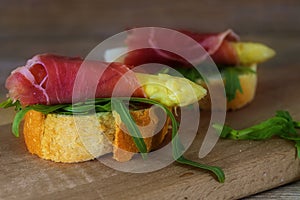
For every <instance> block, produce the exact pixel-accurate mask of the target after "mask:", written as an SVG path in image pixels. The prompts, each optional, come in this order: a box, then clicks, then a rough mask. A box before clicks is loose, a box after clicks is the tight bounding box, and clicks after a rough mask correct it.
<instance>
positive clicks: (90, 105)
mask: <svg viewBox="0 0 300 200" xmlns="http://www.w3.org/2000/svg"><path fill="white" fill-rule="evenodd" d="M127 101H129V99H128V98H113V99H112V98H97V99H92V100H87V101H86V102H80V103H75V104H59V105H51V106H47V105H31V106H26V107H22V106H21V105H20V103H19V102H18V101H16V102H12V100H11V99H8V100H7V101H5V102H3V103H1V104H0V108H8V107H15V108H16V111H17V114H16V116H15V118H14V121H13V125H12V131H13V134H14V135H15V136H16V137H19V126H20V123H21V121H22V119H23V118H24V116H25V114H26V113H27V112H28V111H30V110H35V111H38V112H41V113H44V114H49V113H56V114H65V115H73V114H82V115H85V114H89V113H93V112H111V111H112V107H113V109H114V110H115V111H116V112H117V113H118V114H119V115H120V117H121V120H122V122H123V123H124V124H125V126H126V127H127V129H128V131H129V132H130V133H131V134H132V137H133V141H134V143H135V145H136V147H137V148H138V150H139V152H141V154H142V156H143V158H146V153H147V147H146V144H145V142H144V140H143V138H142V135H141V133H140V131H139V129H138V128H137V126H136V124H135V122H134V120H133V119H132V117H131V115H130V112H129V110H128V109H127V107H126V104H125V102H127ZM130 102H131V103H145V104H150V105H156V106H158V107H159V108H161V109H162V110H163V111H164V112H165V113H166V114H167V115H168V117H169V118H170V119H171V124H172V153H173V158H174V159H175V161H176V162H178V163H181V164H185V165H189V166H194V167H197V168H200V169H204V170H208V171H210V172H212V173H214V174H215V175H216V177H217V179H218V181H219V182H222V183H223V182H224V181H225V174H224V172H223V170H222V169H221V168H220V167H216V166H209V165H204V164H200V163H197V162H194V161H191V160H188V159H186V158H185V157H184V156H183V155H182V154H183V153H184V148H183V145H182V144H181V142H180V140H179V136H178V134H177V132H178V126H179V125H178V122H177V121H176V118H175V116H174V115H173V113H172V112H171V111H170V110H169V108H168V107H167V106H165V105H163V104H161V103H159V102H157V101H154V100H151V99H145V98H136V97H134V98H130Z"/></svg>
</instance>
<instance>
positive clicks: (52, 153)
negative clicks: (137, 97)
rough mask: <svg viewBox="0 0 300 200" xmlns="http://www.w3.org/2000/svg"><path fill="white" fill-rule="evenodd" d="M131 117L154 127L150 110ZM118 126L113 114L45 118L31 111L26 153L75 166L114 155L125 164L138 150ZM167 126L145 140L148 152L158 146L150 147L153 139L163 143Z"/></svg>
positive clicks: (46, 116) (135, 112) (142, 123)
mask: <svg viewBox="0 0 300 200" xmlns="http://www.w3.org/2000/svg"><path fill="white" fill-rule="evenodd" d="M150 113H151V114H150ZM131 114H132V117H133V119H134V120H135V121H136V123H137V125H140V126H145V125H147V124H149V123H153V127H154V128H155V127H156V124H157V121H155V116H154V117H153V113H152V112H151V108H150V109H143V110H138V111H131ZM154 115H155V114H154ZM121 126H122V123H121V122H120V121H118V117H117V115H116V114H113V113H112V112H104V113H98V114H97V115H87V116H71V115H60V114H47V115H44V114H42V113H40V112H37V111H34V110H31V111H29V112H27V113H26V115H25V120H24V128H23V134H24V138H25V143H26V146H27V149H28V150H29V152H31V153H32V154H35V155H37V156H39V157H41V158H43V159H47V160H52V161H55V162H63V163H74V162H83V161H87V160H92V159H95V158H97V157H99V156H102V155H104V154H107V153H111V152H113V158H114V159H116V160H118V161H128V160H130V159H131V157H132V156H133V154H134V153H136V152H138V150H137V148H136V147H135V144H134V142H133V140H132V138H131V136H130V135H128V134H127V133H125V132H124V131H123V130H124V129H123V128H122V127H121ZM167 127H168V123H167V122H166V123H165V125H164V127H163V129H162V130H161V131H160V132H159V133H157V134H156V135H155V136H153V137H152V136H151V137H147V138H144V141H145V143H146V145H147V149H148V151H150V150H151V149H154V148H156V147H157V146H158V145H159V144H152V142H153V141H154V140H155V141H156V142H162V141H163V139H164V138H165V135H166V134H167V132H168V129H167ZM145 134H147V133H145V132H144V131H142V135H143V136H145ZM120 152H121V153H120ZM123 152H125V153H123Z"/></svg>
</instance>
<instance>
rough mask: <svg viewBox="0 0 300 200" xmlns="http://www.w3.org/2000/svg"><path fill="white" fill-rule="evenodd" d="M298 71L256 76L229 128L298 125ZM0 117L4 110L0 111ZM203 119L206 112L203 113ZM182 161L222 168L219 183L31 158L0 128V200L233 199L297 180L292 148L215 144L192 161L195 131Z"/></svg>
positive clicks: (166, 171) (180, 172) (277, 143)
mask: <svg viewBox="0 0 300 200" xmlns="http://www.w3.org/2000/svg"><path fill="white" fill-rule="evenodd" d="M299 74H300V66H297V65H295V66H288V67H276V68H271V67H270V68H269V67H262V68H260V69H259V85H258V90H257V96H256V98H255V100H254V101H253V103H252V104H250V105H249V106H247V107H246V108H244V109H242V110H239V111H236V112H230V113H228V115H227V123H228V124H230V125H231V126H233V127H235V128H243V127H247V126H250V125H253V124H255V123H258V122H260V121H262V120H264V119H266V118H268V117H271V116H273V115H274V114H275V111H276V110H279V109H281V110H288V111H289V112H290V113H291V115H292V116H293V117H294V119H297V120H299V121H300V104H299V100H300V92H299V88H300V75H299ZM0 115H2V117H3V111H1V112H0ZM204 116H205V113H204ZM202 131H203V130H201V128H200V131H199V134H198V136H197V137H196V139H195V141H194V143H193V144H192V146H191V147H190V149H189V150H188V151H187V153H186V157H188V158H190V159H193V160H197V161H199V162H202V163H206V164H211V165H217V166H220V167H222V168H223V169H224V171H225V174H226V180H225V183H218V182H217V181H216V180H215V178H214V177H213V176H212V175H211V174H209V173H206V172H204V171H202V170H198V169H195V168H192V167H187V166H183V165H180V164H176V163H173V164H171V165H170V166H168V167H166V168H163V169H161V170H158V171H155V172H151V173H145V174H132V173H123V172H119V171H115V170H113V169H110V168H108V167H106V166H104V165H102V164H101V163H100V162H98V161H90V162H84V163H78V164H60V163H53V162H50V161H45V160H42V159H39V158H37V157H36V156H34V155H31V154H29V153H28V152H27V151H26V147H25V144H24V141H23V138H22V137H20V138H15V137H14V136H13V135H12V134H11V129H10V125H2V126H0V185H1V187H0V199H20V198H22V199H32V198H34V199H65V198H71V199H82V198H86V199H236V198H241V197H245V196H248V195H251V194H255V193H257V192H260V191H264V190H267V189H271V188H274V187H277V186H280V185H283V184H286V183H289V182H292V181H295V180H299V179H300V160H299V159H297V157H296V150H295V148H294V144H293V143H292V142H289V141H284V140H282V139H278V138H274V139H270V140H267V141H232V140H219V142H218V143H217V145H216V146H215V148H214V149H213V151H212V152H211V153H210V154H209V155H208V156H207V157H205V158H203V159H201V160H199V159H198V158H197V155H198V151H199V147H200V145H201V144H200V137H201V132H202Z"/></svg>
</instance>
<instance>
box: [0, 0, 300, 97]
mask: <svg viewBox="0 0 300 200" xmlns="http://www.w3.org/2000/svg"><path fill="white" fill-rule="evenodd" d="M299 11H300V1H299V0H265V1H260V0H251V1H239V0H231V1H221V0H219V1H217V0H184V1H167V0H152V1H137V0H132V1H131V0H128V1H121V0H110V1H97V0H87V1H80V0H69V1H68V0H42V1H41V0H23V1H16V0H10V1H8V0H7V1H5V0H0V44H1V48H0V97H1V98H3V97H4V94H5V93H6V90H5V88H4V81H5V79H6V77H7V76H8V75H9V73H10V71H11V70H12V69H14V68H15V67H17V66H20V65H24V64H25V62H26V60H28V59H29V58H31V57H32V56H33V55H35V54H39V53H45V52H52V53H58V54H63V55H69V56H82V57H85V56H86V55H87V53H88V52H89V51H90V50H91V49H93V48H94V47H95V46H96V45H97V44H99V43H100V42H101V41H103V40H104V39H106V38H108V37H110V36H112V35H114V34H117V33H119V32H121V31H123V30H124V29H126V28H128V27H139V26H160V27H168V28H186V29H191V30H195V31H205V32H216V31H224V30H226V29H228V28H231V29H233V30H234V31H235V32H237V33H238V34H239V35H240V36H241V38H242V40H246V41H249V40H252V41H257V42H262V43H265V44H267V45H269V46H271V47H272V48H274V49H275V50H276V51H277V56H276V57H275V58H274V59H272V60H271V61H269V62H267V63H264V64H263V65H266V66H280V67H284V66H285V65H287V64H293V63H299V62H298V61H299V56H298V52H299V49H300V42H299V41H300V36H299V33H300V26H299V25H300V12H299Z"/></svg>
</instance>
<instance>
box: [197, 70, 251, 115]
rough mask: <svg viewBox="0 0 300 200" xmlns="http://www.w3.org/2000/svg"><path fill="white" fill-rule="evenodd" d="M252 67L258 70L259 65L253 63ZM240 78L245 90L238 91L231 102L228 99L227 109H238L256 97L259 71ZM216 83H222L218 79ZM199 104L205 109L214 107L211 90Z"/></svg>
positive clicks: (242, 75) (203, 84)
mask: <svg viewBox="0 0 300 200" xmlns="http://www.w3.org/2000/svg"><path fill="white" fill-rule="evenodd" d="M251 69H252V70H253V71H255V72H256V71H257V66H256V65H252V66H251ZM239 80H240V84H241V88H242V91H243V92H242V93H241V92H240V91H237V92H236V96H235V98H234V99H233V100H231V101H229V102H228V101H227V110H236V109H239V108H242V107H244V106H245V105H247V104H248V103H250V102H251V101H252V100H253V99H254V96H255V91H256V85H257V73H245V74H241V75H239ZM224 82H226V80H224ZM200 84H201V85H202V86H203V87H204V88H206V89H207V86H206V85H205V83H204V82H201V83H200ZM214 84H220V83H219V82H218V81H215V82H214ZM207 91H208V90H207ZM199 105H200V108H201V109H203V110H210V109H213V108H211V101H210V95H209V92H208V95H206V96H205V97H204V98H203V99H201V100H200V101H199ZM216 109H218V105H216Z"/></svg>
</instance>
